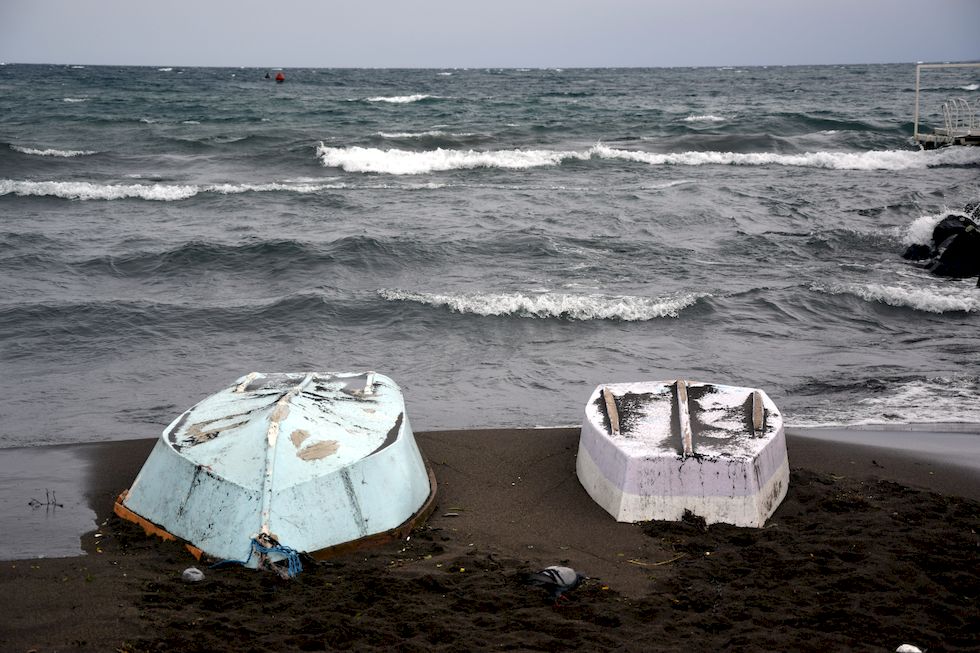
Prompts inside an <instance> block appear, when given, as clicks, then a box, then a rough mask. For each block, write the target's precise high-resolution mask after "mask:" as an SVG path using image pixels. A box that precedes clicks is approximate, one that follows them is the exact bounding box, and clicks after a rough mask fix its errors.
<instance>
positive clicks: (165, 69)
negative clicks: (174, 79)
mask: <svg viewBox="0 0 980 653" xmlns="http://www.w3.org/2000/svg"><path fill="white" fill-rule="evenodd" d="M157 70H159V71H160V72H161V73H169V72H171V71H172V70H173V68H157Z"/></svg>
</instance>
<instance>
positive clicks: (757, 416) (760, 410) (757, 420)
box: [752, 390, 766, 434]
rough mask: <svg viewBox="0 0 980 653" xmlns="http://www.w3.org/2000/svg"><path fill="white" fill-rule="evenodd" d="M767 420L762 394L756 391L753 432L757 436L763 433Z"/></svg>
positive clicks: (753, 403) (753, 396) (753, 402)
mask: <svg viewBox="0 0 980 653" xmlns="http://www.w3.org/2000/svg"><path fill="white" fill-rule="evenodd" d="M765 418H766V407H765V406H763V405H762V393H761V392H759V391H758V390H756V391H755V392H753V393H752V430H753V431H755V434H758V433H759V432H760V431H762V426H763V424H764V422H765Z"/></svg>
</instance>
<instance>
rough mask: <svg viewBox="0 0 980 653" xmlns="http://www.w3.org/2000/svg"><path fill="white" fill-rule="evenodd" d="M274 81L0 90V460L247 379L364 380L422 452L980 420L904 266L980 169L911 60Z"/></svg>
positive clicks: (136, 422) (960, 367)
mask: <svg viewBox="0 0 980 653" xmlns="http://www.w3.org/2000/svg"><path fill="white" fill-rule="evenodd" d="M267 72H270V71H266V70H257V69H200V68H114V67H84V66H38V65H13V64H10V65H5V66H0V397H2V399H0V447H12V446H21V445H34V444H45V443H70V442H88V441H102V440H113V439H124V438H134V437H150V436H154V435H157V434H158V433H159V432H160V431H161V430H162V429H163V427H164V426H166V424H167V423H169V422H170V421H171V420H172V419H173V418H174V417H176V416H177V415H178V414H179V413H180V412H182V411H183V410H185V409H186V408H189V407H190V406H191V405H193V404H194V403H196V402H197V401H199V400H201V399H203V398H204V397H205V396H207V395H209V394H211V393H212V392H215V391H217V390H218V389H219V388H221V387H223V386H225V385H227V384H230V383H231V382H232V381H233V380H234V379H236V378H237V377H239V376H241V375H244V374H247V373H249V372H252V371H301V370H318V371H361V370H377V371H379V372H382V373H384V374H387V375H388V376H390V377H392V378H393V379H395V380H396V381H397V382H398V383H399V384H400V385H401V387H402V389H403V391H404V393H405V396H406V401H407V404H408V412H409V416H410V418H411V420H412V423H413V426H414V427H415V428H416V429H417V430H423V429H425V430H429V429H441V428H457V427H489V426H521V427H525V426H537V425H570V424H576V423H579V422H580V421H581V419H582V415H583V412H584V404H585V401H586V399H587V398H588V396H589V394H590V393H591V391H592V389H593V388H594V387H595V386H596V385H597V384H600V383H607V382H621V381H633V380H643V379H649V380H655V379H673V378H678V377H682V378H688V379H692V380H698V381H709V382H718V383H726V384H735V385H748V386H753V387H760V388H762V389H764V390H766V392H767V393H768V394H769V395H770V396H771V397H772V398H773V400H774V401H775V402H776V404H777V406H779V407H780V408H781V409H782V411H783V414H784V417H785V420H786V422H787V423H788V424H790V425H795V426H805V425H814V424H857V423H906V422H933V421H943V422H980V402H978V396H980V376H978V375H980V337H978V336H980V328H978V327H980V289H978V288H977V287H976V280H975V279H964V280H949V279H939V278H935V277H932V276H931V275H930V274H929V273H928V272H926V271H925V270H924V269H922V268H920V267H916V266H915V265H913V264H911V263H909V262H907V261H905V260H903V259H902V257H901V253H902V251H903V250H904V249H905V247H906V246H907V245H909V244H911V243H914V242H925V241H926V240H927V239H928V237H929V234H930V232H931V229H932V226H933V225H934V224H935V223H936V222H937V221H938V220H939V219H940V218H941V217H942V216H943V215H945V214H946V213H948V212H950V211H962V209H963V207H964V206H965V204H966V203H967V202H970V201H976V200H977V199H980V148H946V149H942V150H937V151H929V152H924V151H919V150H918V148H917V147H915V146H914V145H913V144H912V142H911V139H910V137H911V134H912V117H913V100H914V93H913V90H914V82H915V71H914V66H912V65H866V66H826V67H819V66H818V67H770V68H700V69H691V68H679V69H628V70H610V69H594V70H587V69H576V70H556V69H549V70H537V69H535V70H484V69H480V70H452V69H446V70H327V69H323V70H305V69H291V70H286V71H285V75H286V81H285V82H284V83H281V84H277V83H275V82H274V81H272V80H270V79H266V78H265V74H266V73H267ZM271 72H272V74H273V75H274V74H275V71H271ZM978 81H980V80H978V79H976V71H975V70H973V71H970V70H965V71H964V70H960V71H952V72H938V71H935V72H933V73H932V74H931V75H930V76H924V78H923V88H924V94H923V103H922V107H923V120H924V121H925V122H926V123H927V124H928V123H930V122H931V123H932V124H933V125H936V124H938V123H939V121H940V120H941V119H940V118H939V116H938V111H939V108H940V106H941V103H942V101H943V100H944V99H946V98H947V97H966V98H967V99H969V100H970V101H971V102H975V101H976V99H977V97H978V92H977V88H978V85H977V82H978Z"/></svg>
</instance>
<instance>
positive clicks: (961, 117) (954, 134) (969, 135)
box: [912, 62, 980, 150]
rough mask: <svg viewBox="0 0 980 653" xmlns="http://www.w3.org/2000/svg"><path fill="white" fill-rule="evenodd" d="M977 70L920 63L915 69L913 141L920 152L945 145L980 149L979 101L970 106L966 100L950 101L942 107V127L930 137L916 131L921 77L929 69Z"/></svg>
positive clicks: (969, 65)
mask: <svg viewBox="0 0 980 653" xmlns="http://www.w3.org/2000/svg"><path fill="white" fill-rule="evenodd" d="M944 68H945V69H949V68H976V69H978V70H980V62H976V63H945V64H938V63H926V64H923V63H920V64H918V65H916V67H915V128H914V130H913V134H912V138H913V139H914V140H915V142H916V143H917V144H918V145H919V146H920V147H922V148H924V149H927V150H931V149H935V148H937V147H943V146H945V145H980V99H977V100H976V101H974V102H973V103H970V101H969V100H967V99H965V98H950V99H947V100H946V101H945V102H944V103H943V105H942V113H943V126H942V127H935V128H933V130H932V132H931V133H928V134H926V133H921V132H920V131H919V96H920V90H921V83H920V80H921V74H922V71H923V70H928V69H944Z"/></svg>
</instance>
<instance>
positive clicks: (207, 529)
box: [118, 374, 435, 561]
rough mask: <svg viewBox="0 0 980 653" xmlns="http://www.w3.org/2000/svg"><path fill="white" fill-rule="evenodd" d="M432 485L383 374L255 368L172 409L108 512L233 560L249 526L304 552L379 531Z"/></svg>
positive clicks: (396, 523) (423, 502) (241, 551)
mask: <svg viewBox="0 0 980 653" xmlns="http://www.w3.org/2000/svg"><path fill="white" fill-rule="evenodd" d="M250 376H251V375H250ZM368 378H370V380H371V382H370V385H371V388H370V389H369V392H365V391H364V390H365V388H366V384H367V379H368ZM236 391H237V393H236ZM236 394H237V395H238V396H236ZM434 495H435V480H434V478H433V477H432V475H431V473H430V471H429V470H428V469H427V467H426V464H425V462H424V460H423V457H422V454H421V452H420V450H419V448H418V445H417V444H416V442H415V438H414V434H413V433H412V429H411V426H410V424H409V421H408V418H407V416H406V415H405V410H404V403H403V400H402V398H401V392H400V390H398V388H397V386H396V385H395V384H394V382H392V381H391V380H390V379H388V378H387V377H384V376H382V375H372V376H370V377H368V376H367V375H344V374H334V375H296V374H292V375H290V374H271V375H270V374H266V375H255V376H254V377H253V378H251V379H248V377H243V379H239V380H237V381H236V382H235V383H234V384H232V386H230V387H229V388H226V389H225V390H223V391H222V392H220V393H218V394H216V395H214V396H212V397H209V398H208V399H206V400H205V401H204V402H201V403H200V404H198V405H197V406H195V407H194V408H192V409H191V410H189V411H187V412H186V413H184V414H183V415H182V416H181V417H179V418H178V419H177V420H174V422H173V423H172V424H171V425H170V426H168V428H167V429H165V430H164V432H163V433H162V434H161V437H160V439H159V440H158V441H157V443H156V445H155V446H154V449H153V451H152V452H151V454H150V456H149V457H148V458H147V461H146V463H145V464H144V466H143V468H142V470H141V471H140V473H139V475H138V476H137V478H136V480H135V481H134V482H133V485H132V487H131V488H130V490H129V491H128V492H127V493H125V495H124V496H123V497H122V498H121V500H120V502H119V504H118V505H119V507H120V510H119V511H118V512H121V513H122V512H128V513H132V515H134V516H137V517H138V518H140V519H141V520H143V521H145V522H146V523H148V524H151V525H153V526H154V527H156V528H158V529H160V530H162V531H165V532H166V533H169V534H171V535H173V536H175V537H176V538H179V539H181V540H184V541H185V542H187V543H189V544H190V545H192V546H193V547H196V548H197V549H200V550H201V551H202V552H204V553H205V554H207V555H209V556H211V557H214V558H218V559H228V560H239V561H244V560H247V559H249V557H250V553H251V548H252V541H253V539H255V538H256V537H257V536H258V535H259V534H266V535H270V536H272V538H273V539H274V541H276V542H278V543H279V544H281V545H283V546H286V547H289V548H290V549H293V550H296V551H299V552H306V553H310V554H315V553H317V552H329V551H335V550H337V549H338V547H340V548H343V547H346V546H349V545H351V544H352V543H356V542H369V541H375V540H378V539H384V538H385V537H386V536H389V535H391V534H392V533H396V532H402V530H404V529H405V528H406V527H407V528H410V527H411V524H412V523H414V522H415V521H418V520H420V519H421V518H424V516H426V514H427V510H430V509H431V505H432V501H433V498H434Z"/></svg>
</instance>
